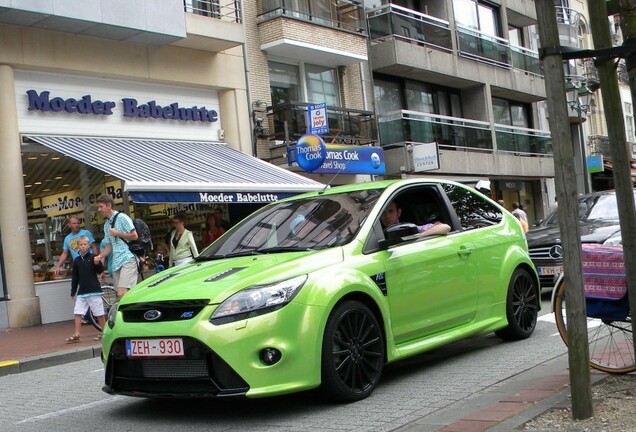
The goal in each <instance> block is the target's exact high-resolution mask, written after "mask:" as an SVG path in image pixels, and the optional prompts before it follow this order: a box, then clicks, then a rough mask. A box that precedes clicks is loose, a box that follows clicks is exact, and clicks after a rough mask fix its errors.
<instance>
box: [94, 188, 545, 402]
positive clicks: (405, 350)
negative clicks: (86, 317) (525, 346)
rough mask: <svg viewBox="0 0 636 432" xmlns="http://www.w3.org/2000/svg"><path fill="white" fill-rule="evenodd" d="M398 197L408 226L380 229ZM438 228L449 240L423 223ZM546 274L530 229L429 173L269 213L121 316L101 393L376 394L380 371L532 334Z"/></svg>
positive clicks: (146, 287)
mask: <svg viewBox="0 0 636 432" xmlns="http://www.w3.org/2000/svg"><path fill="white" fill-rule="evenodd" d="M393 201H395V202H397V203H398V204H399V206H401V207H402V213H401V215H400V223H398V224H395V225H392V226H390V227H386V228H385V227H383V226H382V224H381V215H382V214H383V211H384V210H385V209H386V208H388V207H389V204H390V203H392V202H393ZM430 222H443V223H446V224H448V225H450V227H451V231H450V232H449V233H448V234H447V235H438V236H429V237H423V236H421V235H419V234H418V228H417V225H423V224H426V223H430ZM539 307H540V302H539V285H538V276H537V274H536V271H535V269H534V266H533V264H532V261H531V260H530V257H529V255H528V250H527V245H526V240H525V236H524V233H523V232H522V230H521V226H520V225H519V223H518V222H517V221H516V220H515V218H514V217H513V216H512V215H511V214H510V213H508V212H506V211H504V210H503V208H502V207H500V206H499V205H497V204H496V203H494V202H493V201H492V200H490V199H489V198H487V197H485V196H484V195H482V194H480V193H479V192H477V191H475V190H472V189H470V188H468V187H465V186H463V185H461V184H458V183H454V182H450V181H434V180H429V179H426V180H424V179H418V180H397V181H382V182H369V183H360V184H353V185H347V186H339V187H334V188H330V189H326V190H325V191H323V192H316V193H311V194H304V195H301V196H297V197H293V198H290V199H286V200H283V201H279V202H277V203H273V204H270V205H268V206H266V207H264V208H262V209H260V210H259V211H257V212H256V213H254V214H252V215H251V216H249V217H247V218H246V219H244V220H243V221H242V222H240V223H239V224H238V225H236V226H235V227H233V228H232V229H231V230H230V231H228V232H227V233H225V235H223V236H222V237H221V238H220V239H218V240H217V241H216V242H215V243H213V244H212V245H211V246H210V247H209V248H207V249H206V250H205V251H204V252H203V253H201V255H200V256H199V257H198V258H197V259H196V260H195V261H194V262H192V263H188V264H184V265H181V266H177V267H174V268H170V269H168V270H165V271H163V272H161V273H159V274H157V275H155V276H153V277H151V278H148V279H146V280H145V281H143V282H142V283H140V284H139V285H137V286H136V287H134V288H133V289H132V290H131V291H130V292H129V293H127V294H126V295H125V296H124V297H123V299H122V300H121V301H120V302H119V303H118V304H117V305H116V306H115V307H112V308H111V309H110V312H109V314H108V320H107V326H106V329H105V331H104V336H103V354H102V356H103V361H104V363H105V386H104V391H106V392H108V393H112V394H124V395H131V396H142V397H225V396H245V397H254V398H255V397H263V396H272V395H279V394H284V393H291V392H296V391H301V390H308V389H313V388H317V387H320V389H321V390H322V391H323V392H324V393H325V394H326V395H327V396H328V397H329V398H330V399H332V400H337V401H355V400H359V399H362V398H365V397H367V396H369V394H371V392H372V391H373V389H374V388H375V387H376V385H377V384H378V382H379V380H380V377H381V374H382V370H383V367H384V365H385V364H386V363H392V362H395V361H397V360H400V359H404V358H406V357H410V356H413V355H416V354H419V353H421V352H423V351H426V350H430V349H433V348H437V347H439V346H441V345H444V344H448V343H450V342H453V341H457V340H459V339H462V338H466V337H471V336H475V335H481V334H487V333H490V332H495V333H496V334H497V335H498V336H500V337H501V338H503V339H506V340H518V339H524V338H527V337H529V336H530V335H531V334H532V332H533V330H534V328H535V325H536V321H537V314H538V310H539Z"/></svg>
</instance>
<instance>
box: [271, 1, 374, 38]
mask: <svg viewBox="0 0 636 432" xmlns="http://www.w3.org/2000/svg"><path fill="white" fill-rule="evenodd" d="M281 16H284V17H289V18H297V19H300V20H304V21H311V22H314V23H316V24H320V25H325V26H329V27H334V28H341V29H343V30H347V31H352V32H362V33H363V32H366V29H365V24H364V19H365V16H364V8H363V7H362V6H361V5H360V4H358V2H356V1H353V0H351V1H346V0H331V1H328V2H324V1H319V0H263V2H262V7H261V14H260V15H259V19H261V20H269V19H273V18H277V17H281Z"/></svg>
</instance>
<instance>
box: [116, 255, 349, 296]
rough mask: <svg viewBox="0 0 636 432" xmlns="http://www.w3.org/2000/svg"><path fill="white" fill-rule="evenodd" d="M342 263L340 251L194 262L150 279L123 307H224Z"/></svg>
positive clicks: (136, 287)
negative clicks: (247, 291) (192, 302)
mask: <svg viewBox="0 0 636 432" xmlns="http://www.w3.org/2000/svg"><path fill="white" fill-rule="evenodd" d="M342 260H343V252H342V248H339V247H338V248H332V249H326V250H322V251H304V252H287V253H276V254H263V255H251V256H245V257H235V258H226V259H219V260H214V261H202V262H192V263H188V264H182V265H181V266H178V267H174V268H171V269H168V270H164V271H162V272H160V273H158V274H156V275H154V276H152V277H151V278H148V279H146V280H145V281H143V282H141V283H140V284H138V285H136V286H135V287H134V288H133V289H131V290H130V292H129V293H127V294H126V296H124V298H123V299H122V302H121V304H128V303H139V302H151V301H166V300H174V299H180V300H181V299H209V300H210V303H221V302H222V301H223V300H225V299H226V298H228V297H229V296H230V295H232V294H234V293H235V292H237V291H240V290H241V289H243V288H246V287H248V286H251V285H255V284H266V283H271V282H277V281H281V280H285V279H288V278H291V277H295V276H298V275H301V274H307V273H311V272H312V271H315V270H318V269H321V268H324V267H326V266H331V265H334V264H337V263H339V262H341V261H342Z"/></svg>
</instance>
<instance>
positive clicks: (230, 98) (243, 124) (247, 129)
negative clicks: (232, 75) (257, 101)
mask: <svg viewBox="0 0 636 432" xmlns="http://www.w3.org/2000/svg"><path fill="white" fill-rule="evenodd" d="M219 111H220V113H219V114H220V117H221V123H222V124H221V127H222V129H223V131H224V133H225V136H224V138H223V139H221V141H224V142H226V143H227V144H228V146H230V147H232V148H235V149H236V150H239V151H241V152H243V153H247V154H249V155H251V154H252V153H253V152H252V130H251V126H250V125H251V119H250V117H249V112H250V109H249V107H248V106H247V93H246V92H245V90H242V89H232V90H219Z"/></svg>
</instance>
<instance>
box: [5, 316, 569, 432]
mask: <svg viewBox="0 0 636 432" xmlns="http://www.w3.org/2000/svg"><path fill="white" fill-rule="evenodd" d="M547 310H548V307H547V305H544V311H543V312H547ZM550 321H551V316H550V315H545V316H543V317H542V318H541V321H540V322H539V324H538V327H537V330H536V331H535V333H534V335H533V336H532V337H531V338H530V339H529V340H527V341H522V342H516V343H505V342H502V341H500V340H499V339H498V338H497V337H495V336H494V335H489V336H486V337H480V338H475V339H472V340H469V341H464V342H460V343H457V344H454V345H452V346H449V347H446V348H443V349H440V350H437V351H435V352H433V353H429V354H426V355H423V356H418V357H416V358H414V359H411V360H408V361H406V362H402V363H399V364H396V365H393V366H390V367H389V368H388V369H387V371H386V373H385V375H384V378H383V380H382V383H381V385H380V386H379V387H378V388H377V389H376V391H375V392H374V394H373V395H372V396H371V397H370V398H369V399H366V400H364V401H361V402H358V403H355V404H350V405H332V404H327V403H325V402H321V401H320V400H318V399H317V398H316V395H315V394H313V393H305V394H300V395H292V396H286V397H280V398H274V399H262V400H249V401H243V400H233V401H230V400H225V401H223V400H195V401H171V400H168V401H151V400H143V399H136V398H128V397H120V396H117V397H113V396H109V395H107V394H105V393H102V392H101V390H100V389H101V385H102V380H103V369H102V365H101V362H100V361H99V360H98V359H90V360H82V361H78V362H73V363H68V364H65V365H60V366H55V367H50V368H44V369H39V370H35V371H31V372H25V373H20V374H15V375H7V376H4V377H1V378H0V394H2V395H3V396H4V395H10V396H8V397H7V396H5V397H3V398H2V399H1V401H0V404H1V405H0V430H2V431H4V432H7V431H41V430H43V429H48V430H52V431H66V432H70V431H86V430H93V429H94V428H95V427H96V425H99V429H101V430H111V431H120V430H121V431H124V430H126V431H128V430H152V431H172V430H174V429H175V428H178V429H179V430H182V431H195V430H214V431H229V430H242V431H244V430H254V431H270V430H271V431H274V430H275V431H281V430H289V431H304V430H307V431H309V430H311V431H314V430H321V431H389V430H402V431H415V430H417V431H434V430H437V429H439V428H440V427H441V425H443V424H444V422H446V423H448V422H450V421H451V420H453V419H454V418H459V416H460V415H461V414H462V411H465V410H470V409H474V407H476V406H480V405H481V404H483V403H488V400H487V399H488V394H490V395H492V394H493V392H497V391H499V390H501V391H505V389H506V386H509V382H510V381H511V380H510V378H511V377H513V379H514V380H517V381H519V380H525V381H528V382H531V381H532V380H533V379H534V378H533V377H534V376H549V375H550V374H556V373H559V372H560V371H562V370H564V369H565V366H566V362H567V360H566V358H565V356H564V354H565V352H566V349H565V346H564V345H563V343H562V342H561V339H560V338H559V336H558V334H557V333H556V328H555V326H554V324H553V323H552V322H550ZM546 368H552V370H551V371H550V372H548V371H546Z"/></svg>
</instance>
